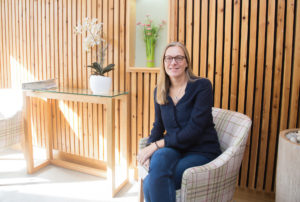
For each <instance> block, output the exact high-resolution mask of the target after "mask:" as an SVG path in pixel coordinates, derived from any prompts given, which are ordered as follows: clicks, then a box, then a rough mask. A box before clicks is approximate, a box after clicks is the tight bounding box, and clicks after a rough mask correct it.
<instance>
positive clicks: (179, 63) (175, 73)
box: [164, 46, 187, 78]
mask: <svg viewBox="0 0 300 202" xmlns="http://www.w3.org/2000/svg"><path fill="white" fill-rule="evenodd" d="M164 66H165V71H166V73H167V75H168V76H169V77H170V78H179V77H182V76H185V69H186V68H187V62H186V59H185V55H184V52H183V50H182V49H181V48H180V47H178V46H171V47H169V48H168V49H167V51H166V53H165V57H164Z"/></svg>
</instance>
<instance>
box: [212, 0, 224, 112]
mask: <svg viewBox="0 0 300 202" xmlns="http://www.w3.org/2000/svg"><path fill="white" fill-rule="evenodd" d="M217 4H218V6H217V30H216V37H217V39H216V64H215V66H216V70H215V71H214V76H215V85H214V88H215V97H214V106H215V107H220V106H221V92H222V91H221V90H222V77H223V71H222V69H223V67H222V66H223V27H224V26H223V19H224V1H223V0H218V1H217Z"/></svg>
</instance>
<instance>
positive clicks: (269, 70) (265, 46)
mask: <svg viewBox="0 0 300 202" xmlns="http://www.w3.org/2000/svg"><path fill="white" fill-rule="evenodd" d="M174 2H176V3H173V4H174V5H175V4H178V5H179V6H178V7H174V8H172V9H175V10H176V11H177V12H175V13H179V14H178V16H175V23H176V22H177V23H178V29H177V31H176V32H174V33H171V34H173V36H171V38H172V39H173V40H179V41H181V42H183V43H185V44H186V46H187V47H188V49H189V50H190V53H191V55H192V58H193V71H194V72H195V73H196V74H197V75H199V76H202V77H207V78H209V79H210V80H211V82H212V83H213V86H214V106H215V107H222V108H224V109H231V110H234V111H239V112H242V113H244V114H247V115H248V116H249V117H251V119H252V121H253V126H252V130H251V133H250V136H249V139H248V142H247V147H246V151H245V156H244V160H243V164H242V167H241V172H240V176H239V182H238V184H239V186H240V187H243V188H250V189H256V190H258V191H265V192H273V191H274V184H275V173H276V156H277V147H278V133H279V131H280V130H284V129H286V128H296V127H297V128H299V116H300V112H299V78H300V77H299V75H300V74H299V69H300V65H299V48H300V44H299V36H300V33H299V24H300V18H299V16H300V2H299V1H297V0H286V1H284V0H276V1H266V0H260V1H249V0H234V1H232V0H218V1H209V0H202V1H198V0H174ZM191 13H192V14H191ZM199 48H200V50H199Z"/></svg>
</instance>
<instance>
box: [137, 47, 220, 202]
mask: <svg viewBox="0 0 300 202" xmlns="http://www.w3.org/2000/svg"><path fill="white" fill-rule="evenodd" d="M154 100H155V122H154V124H153V129H152V130H151V135H150V137H149V139H148V146H147V147H145V148H144V149H143V150H141V151H140V153H139V155H138V157H137V159H138V161H139V163H140V164H142V165H145V166H148V165H149V163H150V168H149V173H148V175H147V177H146V178H145V179H144V182H143V187H144V196H145V199H146V201H147V202H150V201H152V202H159V201H163V202H167V201H175V200H176V198H175V194H176V190H177V189H180V187H181V178H182V174H183V172H184V170H186V169H187V168H190V167H194V166H199V165H203V164H206V163H208V162H210V161H211V160H213V159H214V158H216V157H217V156H218V155H219V154H220V153H221V150H220V146H219V142H218V137H217V133H216V130H215V129H214V123H213V119H212V114H211V113H212V112H211V110H212V105H213V95H212V86H211V83H210V81H209V80H208V79H205V78H198V77H196V76H195V75H194V74H193V73H192V70H191V62H190V58H189V55H188V51H187V49H186V47H185V46H184V45H182V44H181V43H179V42H172V43H170V44H168V45H167V47H166V48H165V51H164V55H163V58H162V67H161V70H160V75H159V79H158V84H157V88H156V89H155V91H154Z"/></svg>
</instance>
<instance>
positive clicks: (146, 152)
mask: <svg viewBox="0 0 300 202" xmlns="http://www.w3.org/2000/svg"><path fill="white" fill-rule="evenodd" d="M157 149H158V148H157V146H156V145H155V144H154V143H151V144H150V145H149V146H147V147H145V148H144V149H142V150H141V151H140V152H139V154H138V156H137V160H138V162H139V163H140V164H141V165H144V166H149V162H150V161H149V160H150V157H151V156H152V154H153V153H154V152H155V151H156V150H157ZM146 164H148V165H146Z"/></svg>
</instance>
